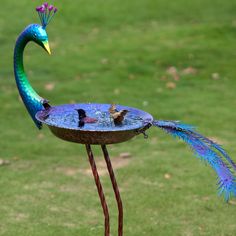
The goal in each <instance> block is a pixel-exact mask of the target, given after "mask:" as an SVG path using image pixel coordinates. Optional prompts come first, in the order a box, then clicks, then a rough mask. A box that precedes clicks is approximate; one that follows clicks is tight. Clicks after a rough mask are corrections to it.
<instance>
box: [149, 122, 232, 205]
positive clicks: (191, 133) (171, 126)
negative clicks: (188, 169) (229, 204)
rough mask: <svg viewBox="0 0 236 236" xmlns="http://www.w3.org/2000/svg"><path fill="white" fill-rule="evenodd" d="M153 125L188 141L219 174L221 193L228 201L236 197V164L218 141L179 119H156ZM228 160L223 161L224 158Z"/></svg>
mask: <svg viewBox="0 0 236 236" xmlns="http://www.w3.org/2000/svg"><path fill="white" fill-rule="evenodd" d="M153 125H154V126H156V127H159V128H161V129H163V130H164V131H166V132H167V133H168V134H170V135H172V136H173V137H178V138H180V139H182V140H183V141H184V142H185V143H187V144H188V145H189V146H190V148H191V149H192V150H193V152H194V153H195V155H196V156H197V157H199V158H200V159H201V160H203V161H204V162H206V163H208V164H209V165H210V166H211V167H212V168H213V170H214V171H215V172H216V174H217V176H218V189H219V195H221V194H223V195H224V197H225V200H226V201H228V200H229V198H230V196H234V197H236V176H235V171H236V165H235V163H234V162H233V160H232V159H231V158H230V157H229V155H228V154H227V153H226V151H225V150H224V149H223V148H222V147H221V146H220V145H219V144H217V143H215V142H213V141H212V140H210V139H208V138H206V137H204V136H202V135H201V134H199V133H197V132H196V131H195V128H194V127H193V126H191V125H188V124H181V123H179V122H177V121H165V120H155V121H153ZM222 157H223V158H225V159H226V161H227V162H225V161H223V158H222Z"/></svg>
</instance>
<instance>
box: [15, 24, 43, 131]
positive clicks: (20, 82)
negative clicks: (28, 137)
mask: <svg viewBox="0 0 236 236" xmlns="http://www.w3.org/2000/svg"><path fill="white" fill-rule="evenodd" d="M29 41H31V38H30V37H29V32H28V27H27V28H26V29H25V30H24V31H23V32H22V33H21V34H20V36H19V37H18V39H17V41H16V45H15V50H14V73H15V79H16V84H17V87H18V90H19V93H20V95H21V98H22V100H23V102H24V104H25V106H26V108H27V110H28V112H29V114H30V115H31V117H32V119H33V121H34V122H35V124H36V126H37V127H38V128H41V125H42V124H41V122H39V121H37V120H36V118H35V114H36V113H37V112H38V111H40V110H43V109H44V107H43V101H44V100H45V99H43V98H42V97H40V96H39V95H38V94H37V93H36V92H35V90H34V89H33V88H32V86H31V85H30V83H29V81H28V79H27V76H26V73H25V71H24V65H23V52H24V48H25V46H26V45H27V43H28V42H29Z"/></svg>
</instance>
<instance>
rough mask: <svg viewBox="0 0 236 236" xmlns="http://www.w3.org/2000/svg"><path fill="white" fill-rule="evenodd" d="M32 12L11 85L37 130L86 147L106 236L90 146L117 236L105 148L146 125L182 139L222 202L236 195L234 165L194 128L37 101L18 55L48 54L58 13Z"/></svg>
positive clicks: (49, 9)
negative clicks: (106, 184) (103, 167)
mask: <svg viewBox="0 0 236 236" xmlns="http://www.w3.org/2000/svg"><path fill="white" fill-rule="evenodd" d="M36 10H37V12H38V14H39V17H40V20H41V23H42V25H38V24H31V25H29V26H27V27H26V28H25V29H24V30H23V32H22V33H21V34H20V36H19V37H18V39H17V41H16V45H15V50H14V72H15V79H16V84H17V87H18V90H19V93H20V95H21V97H22V100H23V102H24V104H25V106H26V108H27V110H28V112H29V114H30V115H31V117H32V119H33V121H34V122H35V124H36V126H37V127H38V128H41V126H42V124H45V125H47V126H48V127H49V128H50V130H51V131H52V133H53V134H54V135H55V136H57V137H59V138H61V139H63V140H66V141H71V142H76V143H81V144H85V146H86V150H87V153H88V157H89V162H90V165H91V168H92V172H93V176H94V180H95V183H96V186H97V190H98V194H99V197H100V201H101V205H102V208H103V212H104V216H105V236H109V235H110V224H109V212H108V207H107V204H106V200H105V196H104V193H103V188H102V185H101V183H100V180H99V175H98V172H97V168H96V164H95V161H94V157H93V153H92V149H91V144H96V145H101V148H102V151H103V154H104V158H105V161H106V164H107V168H108V171H109V175H110V179H111V182H112V186H113V190H114V193H115V197H116V200H117V205H118V211H119V216H118V236H122V235H123V207H122V201H121V197H120V193H119V189H118V185H117V182H116V179H115V175H114V172H113V169H112V164H111V161H110V158H109V155H108V151H107V148H106V145H107V144H115V143H120V142H125V141H127V140H129V139H131V138H133V137H134V136H135V135H138V134H140V133H143V134H144V135H145V137H146V134H145V131H146V130H147V129H148V128H150V127H151V126H156V127H158V128H161V129H163V130H164V131H166V132H167V133H169V134H171V135H172V136H174V137H178V138H180V139H182V140H183V141H185V142H186V143H187V144H188V145H189V146H190V147H191V149H192V150H193V151H194V153H195V154H196V156H197V157H199V158H200V159H202V160H204V161H206V162H208V164H209V165H210V166H211V167H212V168H213V170H214V171H215V172H216V174H217V176H218V188H219V193H220V194H222V193H223V194H224V196H225V199H226V201H228V200H229V198H230V196H231V195H232V196H234V197H235V196H236V177H235V171H236V165H235V163H234V162H233V161H232V160H231V158H230V157H229V156H228V154H227V153H226V152H225V151H224V149H223V148H222V147H221V146H219V145H218V144H216V143H215V142H213V141H211V140H210V139H208V138H206V137H204V136H202V135H200V134H199V133H197V132H196V131H195V129H194V127H193V126H190V125H186V124H181V123H179V122H176V121H164V120H154V119H153V117H152V116H151V115H150V114H148V113H146V112H144V111H141V110H138V109H136V108H132V107H127V106H118V105H117V107H116V108H114V109H115V111H114V112H115V113H117V114H118V115H119V116H121V115H122V111H123V114H126V113H127V112H128V113H127V115H126V116H124V115H123V117H122V116H121V119H119V122H118V120H117V122H115V121H116V120H115V119H117V118H114V117H117V114H116V115H114V114H113V116H111V112H110V109H111V108H110V106H111V105H109V104H90V103H89V104H73V105H72V104H66V105H60V106H50V105H49V102H48V100H46V99H44V98H42V97H40V96H39V95H38V94H37V93H36V92H35V90H34V89H33V88H32V87H31V85H30V83H29V81H28V80H27V77H26V74H25V71H24V66H23V51H24V48H25V46H26V45H27V43H28V42H30V41H33V42H35V43H36V44H38V45H39V46H41V47H43V48H44V49H45V50H46V51H47V52H48V53H49V54H50V48H49V44H48V36H47V33H46V26H47V25H48V23H49V22H50V21H51V19H52V17H53V15H54V14H55V13H56V12H57V9H56V8H55V7H54V6H52V5H50V6H49V5H48V3H44V4H43V5H42V6H39V7H37V8H36ZM81 111H82V113H81V115H80V114H79V116H78V112H81ZM82 114H83V116H82ZM85 114H86V115H85ZM90 117H91V118H90ZM112 117H113V118H114V120H113V119H112Z"/></svg>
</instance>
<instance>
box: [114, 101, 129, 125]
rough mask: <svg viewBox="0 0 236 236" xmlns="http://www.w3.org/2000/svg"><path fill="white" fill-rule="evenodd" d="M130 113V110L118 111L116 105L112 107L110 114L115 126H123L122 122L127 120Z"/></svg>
mask: <svg viewBox="0 0 236 236" xmlns="http://www.w3.org/2000/svg"><path fill="white" fill-rule="evenodd" d="M128 112H129V111H128V110H120V111H118V110H117V109H116V106H115V105H114V104H112V105H111V107H110V108H109V113H110V115H111V117H112V118H113V120H114V123H115V125H121V124H122V121H123V120H124V118H125V115H126V114H127V113H128Z"/></svg>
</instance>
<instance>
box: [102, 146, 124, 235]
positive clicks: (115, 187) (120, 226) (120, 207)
mask: <svg viewBox="0 0 236 236" xmlns="http://www.w3.org/2000/svg"><path fill="white" fill-rule="evenodd" d="M101 146H102V151H103V154H104V157H105V161H106V163H107V168H108V171H109V175H110V179H111V182H112V186H113V190H114V193H115V196H116V201H117V206H118V210H119V216H118V236H122V235H123V205H122V200H121V197H120V192H119V188H118V185H117V182H116V178H115V174H114V171H113V168H112V164H111V160H110V157H109V154H108V151H107V148H106V145H101Z"/></svg>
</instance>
